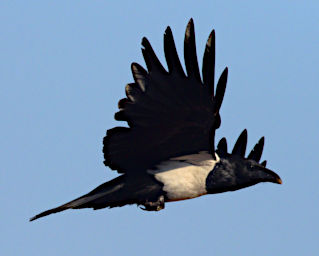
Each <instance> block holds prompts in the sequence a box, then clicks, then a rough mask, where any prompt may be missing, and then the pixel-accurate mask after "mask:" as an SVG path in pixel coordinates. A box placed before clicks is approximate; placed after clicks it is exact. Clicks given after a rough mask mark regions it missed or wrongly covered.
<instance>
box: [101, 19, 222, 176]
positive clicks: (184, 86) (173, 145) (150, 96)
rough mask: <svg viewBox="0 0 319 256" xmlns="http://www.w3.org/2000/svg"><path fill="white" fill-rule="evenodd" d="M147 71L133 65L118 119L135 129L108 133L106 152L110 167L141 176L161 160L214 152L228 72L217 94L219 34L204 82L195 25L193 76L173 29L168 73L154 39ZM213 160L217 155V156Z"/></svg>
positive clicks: (167, 38) (187, 52) (168, 36)
mask: <svg viewBox="0 0 319 256" xmlns="http://www.w3.org/2000/svg"><path fill="white" fill-rule="evenodd" d="M142 46H143V47H144V48H143V49H142V53H143V56H144V60H145V62H146V66H147V71H146V70H145V69H144V68H143V67H141V66H140V65H139V64H137V63H133V64H132V73H133V77H134V81H135V82H134V83H131V84H128V85H127V86H126V88H125V91H126V96H127V98H124V99H121V100H120V101H119V104H118V105H119V109H120V111H119V112H117V113H116V114H115V119H116V120H119V121H126V122H127V123H128V126H129V127H115V128H113V129H110V130H108V131H107V134H106V137H105V138H104V141H103V144H104V147H103V152H104V158H105V161H104V163H105V165H106V166H109V167H110V168H111V169H114V170H117V171H118V172H119V173H127V174H129V173H131V174H136V173H138V172H144V171H145V170H146V169H149V168H152V167H153V166H154V165H156V164H157V163H159V162H160V161H164V160H167V159H169V158H172V157H177V156H181V155H186V154H193V153H197V152H199V151H203V150H207V151H210V152H214V138H215V130H216V129H217V128H218V127H219V126H220V116H219V109H220V107H221V104H222V101H223V97H224V93H225V88H226V82H227V73H228V72H227V68H225V70H224V72H223V73H222V75H221V77H220V79H219V81H218V83H217V89H216V93H215V95H214V69H215V33H214V31H212V33H211V34H210V36H209V38H208V41H207V44H206V49H205V53H204V58H203V68H202V75H203V81H202V80H201V76H200V72H199V67H198V63H197V55H196V45H195V34H194V25H193V21H192V19H191V20H190V21H189V23H188V25H187V28H186V33H185V41H184V58H185V66H186V71H187V74H185V73H184V71H183V68H182V66H181V63H180V60H179V58H178V55H177V52H176V48H175V43H174V39H173V35H172V32H171V29H170V28H169V27H168V28H167V29H166V31H165V34H164V51H165V57H166V62H167V66H168V71H166V70H165V68H164V67H163V66H162V64H161V63H160V61H159V60H158V58H157V57H156V55H155V53H154V51H153V49H152V47H151V45H150V43H149V41H148V40H147V39H146V38H143V40H142ZM213 157H215V156H214V154H213Z"/></svg>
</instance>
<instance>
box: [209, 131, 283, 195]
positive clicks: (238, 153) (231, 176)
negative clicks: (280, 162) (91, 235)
mask: <svg viewBox="0 0 319 256" xmlns="http://www.w3.org/2000/svg"><path fill="white" fill-rule="evenodd" d="M246 145H247V130H244V131H243V132H242V133H241V135H240V136H239V137H238V140H237V142H236V144H235V146H234V148H233V151H232V153H231V154H229V153H228V152H227V141H226V139H225V138H222V139H221V140H220V142H219V143H218V146H217V150H216V153H217V155H218V156H219V158H220V159H219V162H218V163H217V164H216V165H215V167H214V169H213V171H211V172H210V174H209V175H208V177H207V179H206V190H207V192H208V193H210V194H215V193H222V192H226V191H234V190H238V189H241V188H245V187H249V186H252V185H255V184H257V183H259V182H273V183H277V184H281V183H282V181H281V179H280V177H279V176H278V175H277V174H276V173H275V172H273V171H271V170H269V169H267V168H266V161H263V162H262V163H259V160H260V158H261V154H262V151H263V146H264V138H263V137H262V138H261V139H260V140H259V142H258V143H257V144H256V145H255V147H254V148H253V150H252V151H251V152H250V154H249V155H248V156H247V158H245V151H246Z"/></svg>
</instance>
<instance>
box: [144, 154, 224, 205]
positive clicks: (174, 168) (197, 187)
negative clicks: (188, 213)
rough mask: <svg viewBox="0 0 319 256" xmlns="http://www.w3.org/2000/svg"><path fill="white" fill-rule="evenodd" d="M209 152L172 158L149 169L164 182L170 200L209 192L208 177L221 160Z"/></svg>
mask: <svg viewBox="0 0 319 256" xmlns="http://www.w3.org/2000/svg"><path fill="white" fill-rule="evenodd" d="M216 159H217V160H213V159H212V156H211V155H210V154H209V153H207V152H200V153H199V154H194V155H186V156H181V157H177V158H172V159H170V160H168V161H165V162H162V163H160V164H159V165H158V166H157V169H156V170H149V173H152V174H154V176H155V178H156V179H157V180H158V181H160V182H161V183H163V185H164V187H163V190H164V191H165V192H166V194H167V198H168V201H178V200H184V199H189V198H194V197H198V196H202V195H205V194H207V191H206V178H207V176H208V174H209V173H210V172H211V171H212V170H213V169H214V166H215V164H216V163H217V162H218V161H219V157H218V156H217V155H216Z"/></svg>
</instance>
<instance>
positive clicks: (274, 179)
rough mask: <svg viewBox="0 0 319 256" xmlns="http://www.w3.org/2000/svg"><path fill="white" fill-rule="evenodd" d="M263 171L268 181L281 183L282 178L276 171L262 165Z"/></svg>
mask: <svg viewBox="0 0 319 256" xmlns="http://www.w3.org/2000/svg"><path fill="white" fill-rule="evenodd" d="M263 171H264V173H265V174H266V181H270V182H273V183H276V184H282V180H281V178H280V177H279V175H278V174H277V173H275V172H274V171H272V170H269V169H267V168H265V167H263Z"/></svg>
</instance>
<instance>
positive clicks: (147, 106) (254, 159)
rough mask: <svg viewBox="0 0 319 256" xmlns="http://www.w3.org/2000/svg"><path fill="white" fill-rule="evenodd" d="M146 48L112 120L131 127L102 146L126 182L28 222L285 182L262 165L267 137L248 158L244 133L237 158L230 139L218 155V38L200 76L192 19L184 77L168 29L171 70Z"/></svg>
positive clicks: (151, 206) (156, 205)
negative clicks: (70, 212) (72, 212)
mask: <svg viewBox="0 0 319 256" xmlns="http://www.w3.org/2000/svg"><path fill="white" fill-rule="evenodd" d="M142 46H143V48H142V54H143V57H144V60H145V63H146V67H147V70H145V69H144V68H143V67H142V66H141V65H139V64H137V63H132V65H131V69H132V74H133V78H134V83H130V84H128V85H127V86H126V87H125V93H126V98H124V99H121V100H120V101H119V103H118V107H119V111H118V112H117V113H116V114H115V119H116V120H118V121H125V122H127V125H128V127H115V128H112V129H109V130H108V131H107V133H106V136H105V138H104V140H103V153H104V159H105V160H104V164H105V165H106V166H108V167H110V168H111V169H113V170H116V171H117V172H118V173H120V174H121V175H120V176H119V177H117V178H115V179H113V180H111V181H108V182H106V183H104V184H102V185H100V186H98V187H97V188H95V189H94V190H92V191H91V192H89V193H88V194H86V195H83V196H81V197H79V198H77V199H75V200H72V201H70V202H68V203H66V204H63V205H61V206H59V207H56V208H53V209H50V210H48V211H45V212H42V213H40V214H38V215H36V216H34V217H33V218H31V219H30V220H31V221H33V220H35V219H38V218H40V217H43V216H46V215H49V214H52V213H56V212H60V211H64V210H66V209H81V208H93V209H94V210H96V209H101V208H105V207H109V208H112V207H120V206H124V205H127V204H137V205H139V206H143V208H142V207H141V208H142V209H144V210H149V211H158V210H161V209H163V208H164V207H165V203H166V202H172V201H179V200H185V199H189V198H194V197H198V196H202V195H205V194H214V193H221V192H226V191H234V190H237V189H240V188H244V187H247V186H251V185H254V184H257V183H259V182H264V181H269V182H274V183H281V180H280V178H279V176H278V175H277V174H275V173H274V172H272V171H270V170H269V169H266V168H265V166H266V161H264V162H262V163H259V161H260V158H261V154H262V151H263V145H264V139H263V138H261V139H260V140H259V142H258V143H257V144H256V146H255V147H254V148H253V150H252V151H251V152H250V154H249V155H248V157H247V158H245V153H246V146H247V131H246V130H244V131H243V132H242V133H241V135H240V136H239V138H238V140H237V142H236V143H235V146H234V148H233V150H232V153H228V152H227V141H226V138H222V139H221V140H220V141H219V143H218V146H217V150H215V144H214V141H215V131H216V129H218V128H219V127H220V124H221V118H220V114H219V110H220V108H221V105H222V102H223V98H224V94H225V89H226V83H227V75H228V69H227V68H225V69H224V71H223V72H222V74H221V76H220V78H219V80H218V82H217V86H216V91H215V88H214V83H215V82H214V77H215V32H214V31H212V32H211V33H210V35H209V37H208V40H207V43H206V47H205V52H204V57H203V64H202V74H200V71H199V66H198V61H197V53H196V43H195V32H194V24H193V20H192V19H191V20H190V21H189V23H188V25H187V27H186V32H185V39H184V59H185V67H186V72H184V70H183V67H182V65H181V62H180V60H179V57H178V54H177V51H176V47H175V43H174V39H173V35H172V31H171V29H170V28H169V27H168V28H167V29H166V31H165V34H164V53H165V59H166V63H167V67H168V70H166V69H165V68H164V67H163V65H162V64H161V63H160V61H159V60H158V58H157V56H156V55H155V53H154V51H153V49H152V46H151V44H150V43H149V41H148V40H147V39H146V38H143V39H142Z"/></svg>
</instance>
